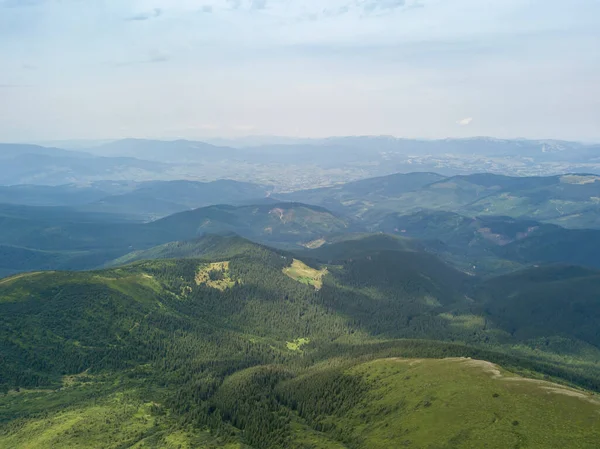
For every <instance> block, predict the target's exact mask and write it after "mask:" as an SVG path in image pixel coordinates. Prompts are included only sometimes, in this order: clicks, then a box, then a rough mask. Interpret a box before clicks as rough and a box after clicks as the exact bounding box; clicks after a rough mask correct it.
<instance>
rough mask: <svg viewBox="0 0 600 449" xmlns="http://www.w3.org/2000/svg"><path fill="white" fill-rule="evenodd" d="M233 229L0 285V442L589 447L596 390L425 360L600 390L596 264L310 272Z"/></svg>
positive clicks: (360, 258) (405, 264) (343, 263)
mask: <svg viewBox="0 0 600 449" xmlns="http://www.w3.org/2000/svg"><path fill="white" fill-rule="evenodd" d="M229 242H230V244H231V245H232V246H228V245H227V244H226V245H225V246H223V245H221V244H220V243H219V242H218V241H213V243H214V244H215V246H214V248H218V251H213V252H203V254H205V255H206V257H204V258H201V259H193V258H191V259H164V260H151V261H140V262H135V263H133V264H131V265H127V266H123V267H117V268H112V269H107V270H100V271H93V272H79V273H70V272H46V273H32V274H25V275H18V276H15V277H13V278H9V279H3V280H0V355H1V357H2V358H1V362H2V363H0V448H1V449H4V448H11V449H12V448H17V449H19V448H38V447H40V448H46V447H49V448H53V447H54V448H62V447H66V448H75V447H82V448H88V447H89V448H110V449H123V448H143V447H146V448H162V447H165V448H171V447H173V448H179V447H181V448H221V447H226V448H230V449H231V448H248V447H250V448H256V449H259V448H260V449H263V448H265V449H278V448H293V449H307V448H323V449H325V448H352V449H357V448H368V449H370V448H378V447H405V446H406V447H420V448H450V447H459V448H460V447H464V448H470V447H490V448H495V447H498V448H505V447H515V448H516V447H519V448H528V447H533V448H538V447H539V448H541V447H575V448H578V447H581V448H587V447H595V446H592V445H590V443H589V442H590V441H594V442H595V441H596V440H592V438H597V436H598V435H597V434H595V433H594V432H597V428H598V422H597V416H600V415H598V413H596V408H597V406H596V405H595V404H594V403H593V401H591V399H592V398H591V396H589V393H586V392H582V393H581V394H582V395H583V397H576V396H574V395H575V394H579V392H575V391H573V390H561V392H560V394H559V392H557V391H556V388H559V387H558V386H550V385H548V384H539V383H534V382H532V381H515V380H508V377H510V375H509V374H508V373H506V372H504V371H500V374H502V376H503V377H501V378H500V377H498V375H497V374H495V373H494V372H493V370H495V369H496V368H495V367H492V366H489V365H477V366H475V365H473V364H472V362H467V361H464V360H444V361H435V360H434V359H445V358H448V357H472V358H474V359H481V360H489V361H492V362H494V363H498V364H500V365H502V366H503V367H504V368H505V369H509V370H511V371H512V372H518V373H521V374H523V375H526V376H529V377H532V378H535V379H538V380H539V379H543V378H544V376H545V377H546V378H547V379H548V380H550V379H551V380H555V381H557V382H563V383H565V384H570V385H573V386H580V387H583V388H587V389H589V390H590V391H591V390H596V391H598V390H600V376H599V375H598V363H597V360H598V356H597V354H598V349H597V344H598V341H597V337H596V334H594V332H593V329H597V328H598V326H597V324H598V319H597V315H596V312H595V310H596V307H595V305H596V301H595V297H594V295H593V291H596V290H597V288H596V287H597V286H598V285H599V282H600V281H599V280H598V279H599V277H598V275H597V273H596V272H594V271H590V270H583V271H582V270H577V269H575V270H573V269H569V268H568V267H567V268H564V267H562V268H561V267H557V268H553V269H551V270H548V269H541V268H540V270H539V271H529V272H523V273H522V274H520V275H515V276H511V277H507V278H501V279H499V280H498V281H495V282H494V281H488V282H483V283H481V282H479V283H477V282H478V281H477V280H476V279H474V278H472V277H471V276H467V275H466V274H464V273H461V272H460V271H458V270H455V269H453V268H452V267H450V266H448V265H446V264H444V263H443V262H441V261H440V260H439V259H437V258H435V257H434V256H432V255H430V254H426V253H422V252H419V251H417V250H412V251H380V250H378V251H368V252H366V253H365V252H363V251H362V249H363V248H362V247H363V246H364V244H365V242H361V241H358V242H357V245H359V249H360V250H357V248H349V249H348V251H349V252H348V254H350V255H351V257H350V258H348V259H344V258H343V257H342V258H340V260H337V261H336V262H335V265H333V264H331V265H330V264H326V265H319V264H317V263H315V262H314V261H310V260H308V259H306V260H303V261H301V259H299V258H297V257H298V256H295V257H296V259H294V257H293V256H291V255H288V254H286V253H283V252H281V251H274V250H271V249H269V248H266V247H264V246H260V245H253V244H251V243H249V242H248V241H244V240H241V239H232V240H230V241H229ZM211 245H212V243H211ZM350 246H352V245H350ZM211 247H212V246H211ZM172 249H173V250H174V251H179V250H181V249H183V250H184V251H185V252H189V254H196V252H195V251H194V249H193V248H191V247H188V246H187V245H186V246H185V247H184V248H179V247H177V248H172ZM336 252H337V250H336ZM294 260H296V262H294ZM294 264H296V268H298V267H299V266H301V267H302V270H303V272H307V271H308V272H309V273H310V274H311V276H312V278H313V279H314V277H315V276H316V272H318V273H319V275H320V276H321V281H322V286H321V288H320V289H315V286H314V285H310V283H307V282H298V280H301V278H299V279H294V278H291V277H290V276H288V275H287V274H286V269H293V268H294ZM299 264H302V265H299ZM325 267H327V271H326V272H325V271H324V270H323V269H324V268H325ZM319 270H323V271H322V272H321V271H319ZM557 278H560V279H561V281H560V282H559V283H558V284H557V283H556V282H555V281H556V279H557ZM474 283H475V284H474ZM498 283H499V284H500V285H497V284H498ZM307 284H309V285H307ZM570 285H572V286H574V288H576V289H579V290H581V289H585V290H586V291H588V293H586V295H585V296H582V295H580V296H581V300H580V301H578V302H576V304H577V308H576V309H574V310H570V309H569V308H568V301H566V300H565V299H564V298H567V297H568V293H569V292H570V291H571V290H570V289H569V286H570ZM559 286H560V287H561V288H560V289H558V287H559ZM476 287H477V288H476ZM501 287H502V288H501ZM490 289H493V290H494V292H495V295H492V294H491V293H490ZM515 289H516V290H518V292H517V293H521V292H525V293H527V296H528V297H530V298H532V299H531V300H530V301H526V302H523V301H522V300H519V301H517V299H518V298H519V296H518V295H517V296H514V295H513V293H515V291H516V290H515ZM536 292H537V293H536ZM553 292H557V295H558V297H556V298H552V295H553V294H554V293H553ZM533 293H536V294H535V295H534V294H533ZM515 298H517V299H515ZM490 301H493V302H495V303H496V304H497V306H496V307H492V304H491V303H490ZM503 301H504V302H503ZM536 303H537V304H538V305H540V304H544V305H546V306H548V307H552V308H554V309H555V310H556V312H557V313H551V311H548V312H547V313H546V312H544V313H543V314H539V313H536V312H535V310H536V309H535V307H537V306H536ZM580 309H581V310H585V311H586V313H585V314H581V313H580V312H581V310H580ZM524 311H525V312H527V313H526V315H523V312H524ZM521 315H523V316H526V317H527V319H526V322H523V320H522V319H519V317H520V316H521ZM558 315H560V316H562V317H563V320H564V321H565V322H568V323H570V324H569V326H571V327H573V328H575V329H576V330H575V331H570V332H569V331H568V329H567V328H564V327H562V328H561V327H558V326H557V325H556V324H555V322H554V321H548V320H549V318H552V319H556V316H558ZM537 317H540V319H537ZM548 323H554V324H552V325H550V326H549V325H548ZM594 326H595V327H594ZM558 331H560V333H557V332H558ZM559 343H560V344H559ZM515 354H519V356H518V357H517V356H515ZM399 357H401V358H408V359H415V358H419V359H424V360H422V361H418V362H417V363H413V362H414V360H411V361H409V362H406V361H402V360H399V359H398V358H399ZM391 358H395V359H391ZM382 359H387V360H383V361H382ZM425 359H426V360H425ZM378 360H379V361H378ZM548 388H552V389H548ZM565 392H568V394H565ZM439 422H441V423H443V424H444V425H443V426H439V425H436V423H439ZM516 422H518V423H516ZM565 435H570V436H571V438H572V441H574V442H575V443H577V444H578V446H564V444H565V441H566V440H565V438H566V437H565ZM501 443H508V444H509V445H508V446H506V445H501ZM575 443H574V444H575ZM486 444H487V446H486ZM548 444H550V446H548ZM552 444H557V445H558V444H563V446H552ZM544 445H546V446H544Z"/></svg>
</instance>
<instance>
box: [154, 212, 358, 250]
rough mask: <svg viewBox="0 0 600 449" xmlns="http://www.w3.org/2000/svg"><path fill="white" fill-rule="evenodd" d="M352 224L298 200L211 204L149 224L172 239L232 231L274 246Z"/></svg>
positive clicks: (298, 242)
mask: <svg viewBox="0 0 600 449" xmlns="http://www.w3.org/2000/svg"><path fill="white" fill-rule="evenodd" d="M351 226H352V225H351V223H350V222H349V221H348V220H346V219H344V218H342V217H339V216H337V215H336V214H333V213H331V212H330V211H328V210H327V209H324V208H322V207H317V206H309V205H306V204H300V203H274V204H259V205H251V206H238V207H235V206H227V205H220V206H210V207H204V208H200V209H196V210H193V211H187V212H181V213H179V214H175V215H171V216H170V217H166V218H163V219H162V220H157V221H155V222H152V223H148V224H147V225H146V227H147V228H148V229H153V230H163V231H164V233H165V234H167V233H169V234H170V235H171V236H172V237H173V238H171V239H170V240H168V241H174V240H186V239H189V238H193V237H195V236H197V235H202V234H212V233H219V232H235V233H236V234H239V235H241V236H242V237H246V238H249V239H251V240H254V241H257V242H261V243H268V244H271V245H275V246H284V247H291V248H294V247H295V248H298V247H302V246H303V245H306V244H309V243H310V242H311V241H314V240H317V239H320V238H322V237H324V236H326V235H328V234H333V233H339V232H343V231H349V230H351V229H352V227H351Z"/></svg>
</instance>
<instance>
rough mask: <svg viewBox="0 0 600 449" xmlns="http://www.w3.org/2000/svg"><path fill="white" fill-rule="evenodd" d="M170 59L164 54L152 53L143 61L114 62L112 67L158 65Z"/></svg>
mask: <svg viewBox="0 0 600 449" xmlns="http://www.w3.org/2000/svg"><path fill="white" fill-rule="evenodd" d="M170 59H171V58H170V57H169V55H166V54H164V53H159V52H153V53H151V54H150V56H149V57H147V58H145V59H138V60H132V61H125V62H116V63H113V64H112V66H113V67H127V66H132V65H137V64H158V63H161V62H167V61H169V60H170Z"/></svg>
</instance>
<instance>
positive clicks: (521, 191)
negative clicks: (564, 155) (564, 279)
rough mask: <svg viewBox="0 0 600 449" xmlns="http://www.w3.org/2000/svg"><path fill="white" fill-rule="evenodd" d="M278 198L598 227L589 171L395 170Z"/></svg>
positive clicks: (357, 213) (594, 181)
mask: <svg viewBox="0 0 600 449" xmlns="http://www.w3.org/2000/svg"><path fill="white" fill-rule="evenodd" d="M362 187H364V188H362ZM281 197H282V198H290V199H293V200H295V201H301V202H305V203H309V204H316V205H323V206H325V205H327V207H329V208H330V209H332V210H335V211H336V212H338V213H343V214H345V215H347V216H350V217H354V218H360V219H363V220H365V221H366V223H368V224H369V223H373V222H378V221H379V220H381V219H382V218H383V217H384V216H385V215H388V214H390V213H400V214H409V213H414V212H418V211H420V210H423V209H432V210H441V211H449V212H457V213H460V214H462V215H467V216H482V215H489V216H509V217H512V218H522V219H529V220H536V221H542V222H548V223H555V224H559V225H561V226H563V227H567V228H595V229H597V228H599V227H600V224H599V223H600V221H599V220H600V218H599V217H600V200H598V198H600V176H597V175H588V174H567V175H560V176H547V177H510V176H503V175H497V174H492V173H479V174H471V175H459V176H452V177H441V176H440V175H436V174H432V173H412V174H408V175H401V174H398V175H391V176H384V177H381V178H373V179H369V180H364V181H359V182H355V183H349V184H345V185H341V186H335V187H329V188H324V189H317V190H304V191H298V192H294V193H293V194H290V195H289V196H281Z"/></svg>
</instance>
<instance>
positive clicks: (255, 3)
mask: <svg viewBox="0 0 600 449" xmlns="http://www.w3.org/2000/svg"><path fill="white" fill-rule="evenodd" d="M266 7H267V0H252V2H251V3H250V9H254V10H261V9H265V8H266Z"/></svg>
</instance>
